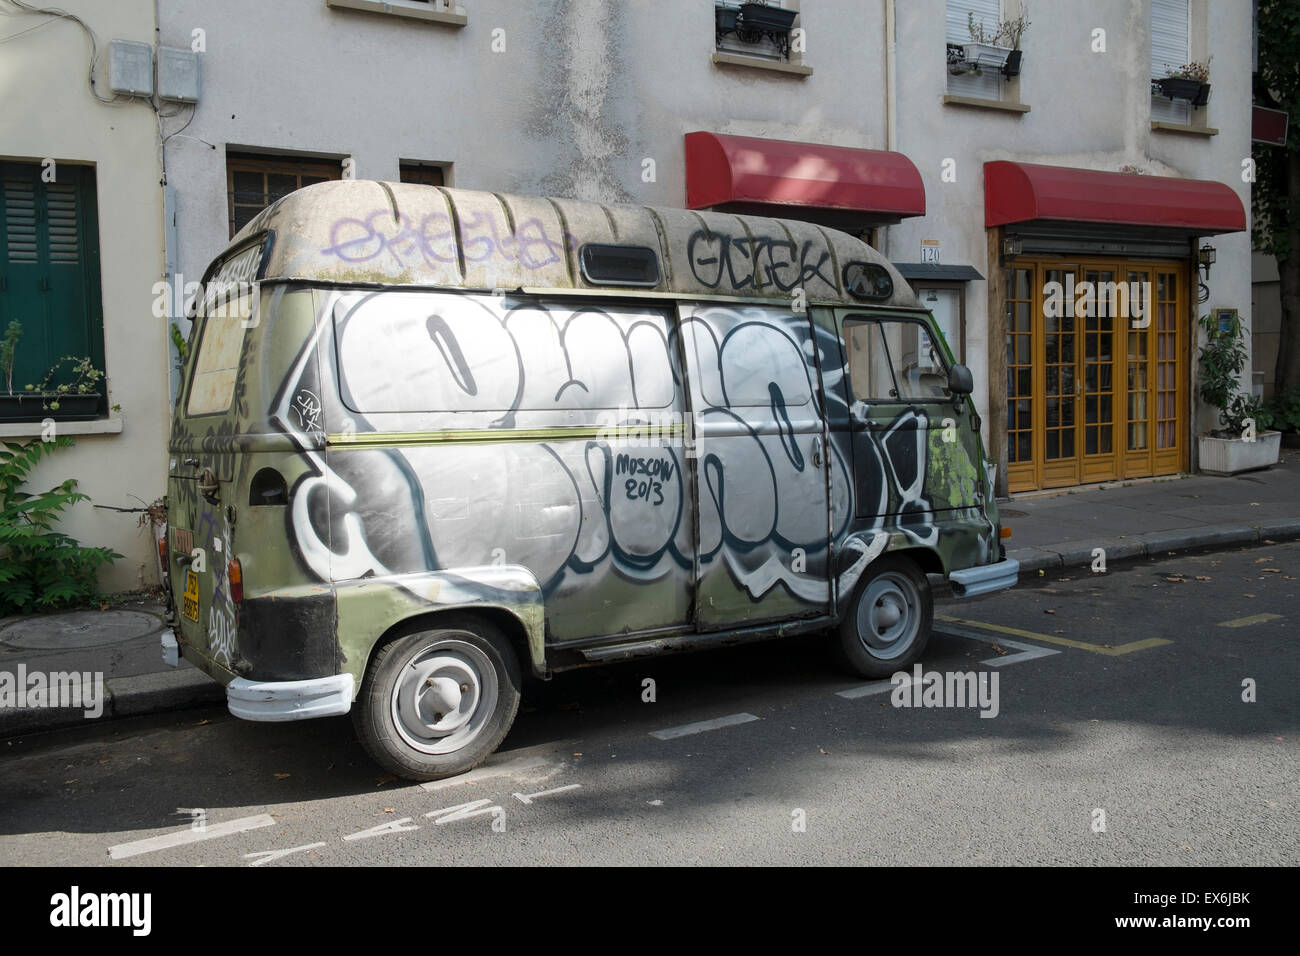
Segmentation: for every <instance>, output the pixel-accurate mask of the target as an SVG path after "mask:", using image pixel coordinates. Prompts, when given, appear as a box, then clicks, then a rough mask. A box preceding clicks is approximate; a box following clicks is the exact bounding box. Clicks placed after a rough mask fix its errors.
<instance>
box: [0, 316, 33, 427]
mask: <svg viewBox="0 0 1300 956" xmlns="http://www.w3.org/2000/svg"><path fill="white" fill-rule="evenodd" d="M22 337H23V324H22V323H21V322H19V321H18V320H17V319H11V320H10V322H9V326H8V328H6V329H5V334H4V338H3V339H0V374H3V375H4V379H5V394H4V395H3V396H0V421H6V422H21V421H29V420H31V419H33V418H39V417H41V416H39V415H37V414H36V412H37V411H38V410H39V406H40V403H39V402H36V401H33V400H32V398H31V396H29V395H27V394H25V393H23V392H16V393H15V392H14V358H15V356H16V355H17V353H18V340H19V339H21V338H22Z"/></svg>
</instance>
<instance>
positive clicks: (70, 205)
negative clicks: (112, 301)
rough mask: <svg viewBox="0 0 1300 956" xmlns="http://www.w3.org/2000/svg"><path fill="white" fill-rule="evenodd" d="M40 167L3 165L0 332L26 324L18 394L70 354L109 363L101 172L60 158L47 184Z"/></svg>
mask: <svg viewBox="0 0 1300 956" xmlns="http://www.w3.org/2000/svg"><path fill="white" fill-rule="evenodd" d="M41 170H42V167H41V166H40V165H39V164H36V163H0V334H3V333H4V330H5V329H6V328H8V326H9V322H10V320H12V319H17V320H18V321H19V322H21V323H22V326H23V335H22V338H21V339H20V340H19V342H18V350H17V353H16V357H15V360H14V374H13V383H14V391H15V392H17V391H21V390H22V389H23V387H24V386H25V385H27V384H28V383H31V384H33V385H36V384H39V383H40V382H41V380H42V379H44V377H45V373H46V371H47V370H48V369H49V368H50V367H51V366H52V365H54V364H55V363H56V362H58V361H59V360H60V359H61V358H63V356H65V355H72V356H75V357H77V358H81V357H82V356H89V357H90V359H91V362H92V363H93V364H94V365H95V367H96V368H99V369H101V370H102V369H103V368H104V331H103V312H102V306H101V300H100V286H99V278H100V277H99V224H98V217H97V214H96V209H97V204H96V200H95V171H94V170H93V169H92V168H90V167H86V166H73V165H69V164H65V163H61V164H59V165H58V166H57V167H56V174H57V176H56V181H55V182H52V183H46V182H42V181H41ZM69 364H70V363H69ZM64 373H65V374H62V375H61V376H60V377H57V378H55V379H53V380H52V382H51V384H53V385H58V384H60V383H61V382H63V381H66V380H67V379H68V377H69V376H68V375H67V374H66V369H65V370H64ZM3 387H4V386H3V382H2V381H0V390H2V389H3ZM101 411H103V409H102V408H101Z"/></svg>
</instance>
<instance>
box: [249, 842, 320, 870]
mask: <svg viewBox="0 0 1300 956" xmlns="http://www.w3.org/2000/svg"><path fill="white" fill-rule="evenodd" d="M323 846H325V844H324V843H308V844H305V845H304V846H295V847H290V848H289V849H287V850H258V851H257V852H255V853H245V854H244V859H245V860H252V861H253V862H252V863H250V864H248V865H249V866H262V865H263V864H264V863H270V862H271V861H272V860H278V859H280V858H281V857H286V856H292V855H293V854H295V853H306V852H307V851H308V850H318V849H320V848H321V847H323Z"/></svg>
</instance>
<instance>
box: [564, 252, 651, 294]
mask: <svg viewBox="0 0 1300 956" xmlns="http://www.w3.org/2000/svg"><path fill="white" fill-rule="evenodd" d="M578 261H579V263H580V264H581V266H582V277H583V278H584V279H586V280H587V282H589V283H590V284H591V285H644V286H651V285H658V284H659V256H658V254H657V253H656V252H655V251H654V250H653V249H650V248H647V247H646V246H610V245H602V244H600V243H595V242H588V243H586V244H584V245H583V247H582V249H581V250H580V251H579V253H578Z"/></svg>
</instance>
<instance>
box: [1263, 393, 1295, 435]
mask: <svg viewBox="0 0 1300 956" xmlns="http://www.w3.org/2000/svg"><path fill="white" fill-rule="evenodd" d="M1266 408H1267V409H1268V413H1269V417H1270V420H1271V422H1272V425H1271V427H1273V428H1276V429H1277V430H1278V431H1283V432H1288V433H1290V434H1295V433H1297V432H1300V388H1292V389H1289V390H1287V391H1285V392H1279V393H1278V394H1276V395H1274V396H1273V397H1272V398H1270V399H1269V400H1268V405H1267V406H1266Z"/></svg>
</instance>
